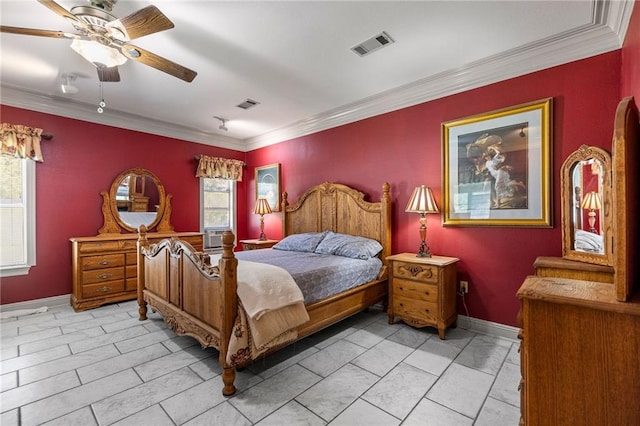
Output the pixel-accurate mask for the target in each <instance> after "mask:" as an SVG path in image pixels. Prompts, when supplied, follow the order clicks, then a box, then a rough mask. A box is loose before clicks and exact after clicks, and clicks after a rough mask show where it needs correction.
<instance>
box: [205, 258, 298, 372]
mask: <svg viewBox="0 0 640 426" xmlns="http://www.w3.org/2000/svg"><path fill="white" fill-rule="evenodd" d="M219 257H220V255H217V256H211V264H212V265H215V264H216V263H217V262H218V259H219ZM237 276H238V290H237V292H238V298H239V299H240V304H239V308H240V309H239V311H238V319H237V320H236V324H235V325H234V332H233V333H232V335H231V341H230V342H229V352H228V353H227V361H228V362H230V363H231V364H232V365H236V364H240V363H243V362H245V361H247V360H250V359H255V358H256V357H257V356H258V355H260V354H262V353H263V352H265V351H266V350H268V349H269V348H271V347H273V346H279V345H281V344H283V343H286V342H290V341H293V340H295V339H296V338H297V335H298V333H297V331H296V328H297V327H298V326H299V325H301V324H304V323H305V322H307V321H309V314H308V313H307V309H306V308H305V306H304V296H303V294H302V291H300V288H299V287H298V285H297V284H296V282H295V281H294V280H293V278H292V277H291V274H289V272H287V271H286V270H284V269H282V268H280V267H279V266H274V265H269V264H266V263H259V262H250V261H247V260H238V271H237Z"/></svg>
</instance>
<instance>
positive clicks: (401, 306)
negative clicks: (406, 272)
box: [393, 294, 438, 324]
mask: <svg viewBox="0 0 640 426" xmlns="http://www.w3.org/2000/svg"><path fill="white" fill-rule="evenodd" d="M393 312H394V313H395V314H396V315H398V316H399V317H403V318H412V319H415V320H418V321H423V322H426V323H430V324H436V323H437V322H438V304H437V303H432V302H424V301H419V300H413V299H407V298H404V297H396V295H395V294H394V296H393Z"/></svg>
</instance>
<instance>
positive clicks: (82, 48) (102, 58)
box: [71, 39, 127, 68]
mask: <svg viewBox="0 0 640 426" xmlns="http://www.w3.org/2000/svg"><path fill="white" fill-rule="evenodd" d="M71 48H72V49H73V50H75V51H76V52H77V53H78V54H79V55H80V56H82V57H83V58H85V59H86V60H87V61H89V62H91V63H98V64H104V66H106V67H108V68H111V67H117V66H118V65H122V64H124V63H125V62H127V58H126V57H125V56H124V55H123V54H122V53H120V52H119V51H118V49H115V48H113V47H111V46H106V45H104V44H101V43H98V42H96V41H91V40H80V39H75V40H73V41H72V42H71Z"/></svg>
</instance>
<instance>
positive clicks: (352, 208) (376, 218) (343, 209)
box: [282, 182, 391, 259]
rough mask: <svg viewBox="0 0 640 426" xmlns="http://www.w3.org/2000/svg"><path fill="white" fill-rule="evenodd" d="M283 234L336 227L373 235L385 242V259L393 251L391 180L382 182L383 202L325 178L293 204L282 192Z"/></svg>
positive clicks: (348, 232) (341, 229) (342, 230)
mask: <svg viewBox="0 0 640 426" xmlns="http://www.w3.org/2000/svg"><path fill="white" fill-rule="evenodd" d="M282 229H283V233H284V236H287V235H291V234H299V233H303V232H322V231H333V232H339V233H342V234H351V235H358V236H362V237H367V238H372V239H374V240H377V241H378V242H380V244H382V247H383V250H382V259H385V258H386V257H387V256H389V255H391V198H390V197H389V184H388V183H386V182H385V183H384V184H383V185H382V197H381V199H380V202H377V203H375V202H369V201H365V200H364V194H363V193H362V192H360V191H358V190H356V189H354V188H350V187H348V186H346V185H342V184H339V183H331V182H325V183H322V184H320V185H316V186H314V187H312V188H310V189H308V190H307V191H306V192H305V193H304V194H302V196H301V197H300V198H298V201H297V202H296V203H295V205H293V206H289V202H288V194H287V193H286V192H283V193H282Z"/></svg>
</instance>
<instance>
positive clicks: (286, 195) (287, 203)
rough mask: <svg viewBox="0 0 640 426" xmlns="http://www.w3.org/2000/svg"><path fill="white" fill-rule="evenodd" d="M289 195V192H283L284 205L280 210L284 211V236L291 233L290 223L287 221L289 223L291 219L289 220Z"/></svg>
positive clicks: (282, 203) (282, 204)
mask: <svg viewBox="0 0 640 426" xmlns="http://www.w3.org/2000/svg"><path fill="white" fill-rule="evenodd" d="M288 197H289V194H287V193H286V192H283V193H282V202H281V203H280V205H281V206H282V208H281V209H280V211H281V212H282V232H283V236H284V237H286V236H287V235H289V225H287V223H289V221H288V220H287V207H289V200H288Z"/></svg>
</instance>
